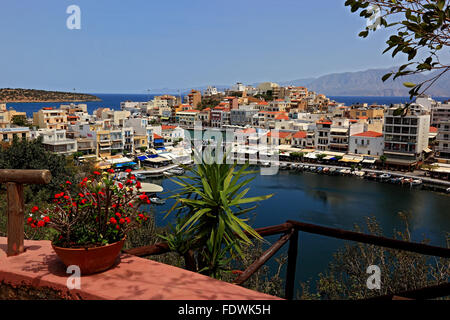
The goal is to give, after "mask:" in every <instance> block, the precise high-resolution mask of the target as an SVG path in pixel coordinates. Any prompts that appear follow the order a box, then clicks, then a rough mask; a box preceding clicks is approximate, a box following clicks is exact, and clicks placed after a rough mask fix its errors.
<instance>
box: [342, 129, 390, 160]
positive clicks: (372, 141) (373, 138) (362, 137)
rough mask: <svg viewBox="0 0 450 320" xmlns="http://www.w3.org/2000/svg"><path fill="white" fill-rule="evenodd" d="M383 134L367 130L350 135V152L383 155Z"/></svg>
mask: <svg viewBox="0 0 450 320" xmlns="http://www.w3.org/2000/svg"><path fill="white" fill-rule="evenodd" d="M383 148H384V139H383V134H382V133H380V132H375V131H366V132H361V133H357V134H354V135H352V136H350V141H349V153H354V154H363V155H373V156H381V155H383Z"/></svg>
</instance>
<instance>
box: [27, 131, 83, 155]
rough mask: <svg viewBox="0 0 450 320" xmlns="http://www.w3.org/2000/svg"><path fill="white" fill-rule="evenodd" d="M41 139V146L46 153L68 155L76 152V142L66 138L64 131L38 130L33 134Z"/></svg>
mask: <svg viewBox="0 0 450 320" xmlns="http://www.w3.org/2000/svg"><path fill="white" fill-rule="evenodd" d="M34 135H35V136H36V137H42V145H43V146H44V148H45V149H46V150H48V151H51V152H54V153H58V154H64V155H69V154H72V153H74V152H77V149H78V148H77V140H75V139H69V138H67V137H66V130H57V129H39V130H37V132H36V133H35V134H34Z"/></svg>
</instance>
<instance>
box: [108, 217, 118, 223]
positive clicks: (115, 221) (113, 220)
mask: <svg viewBox="0 0 450 320" xmlns="http://www.w3.org/2000/svg"><path fill="white" fill-rule="evenodd" d="M109 222H111V223H112V224H116V223H117V220H116V219H115V218H111V219H109Z"/></svg>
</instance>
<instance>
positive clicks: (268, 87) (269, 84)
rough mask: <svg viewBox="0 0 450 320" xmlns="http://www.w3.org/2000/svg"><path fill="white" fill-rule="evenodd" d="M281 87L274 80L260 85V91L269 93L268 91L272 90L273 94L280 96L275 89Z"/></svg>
mask: <svg viewBox="0 0 450 320" xmlns="http://www.w3.org/2000/svg"><path fill="white" fill-rule="evenodd" d="M279 89H280V86H279V85H278V84H277V83H274V82H263V83H260V84H259V85H258V91H259V92H260V93H267V91H272V95H273V96H278V94H276V93H275V92H274V91H277V90H279Z"/></svg>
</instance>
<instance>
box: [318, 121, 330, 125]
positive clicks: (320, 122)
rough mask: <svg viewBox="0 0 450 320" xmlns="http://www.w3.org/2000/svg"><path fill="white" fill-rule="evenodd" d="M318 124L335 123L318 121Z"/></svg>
mask: <svg viewBox="0 0 450 320" xmlns="http://www.w3.org/2000/svg"><path fill="white" fill-rule="evenodd" d="M317 124H333V123H332V122H331V121H317Z"/></svg>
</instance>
